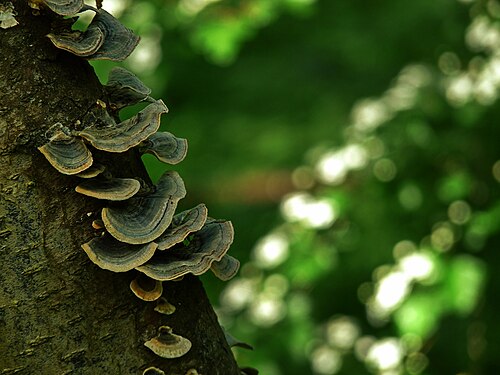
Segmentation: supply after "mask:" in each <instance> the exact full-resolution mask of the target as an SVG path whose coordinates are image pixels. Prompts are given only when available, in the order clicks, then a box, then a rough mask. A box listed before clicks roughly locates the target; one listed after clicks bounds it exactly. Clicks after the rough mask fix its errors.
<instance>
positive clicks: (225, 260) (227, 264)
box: [210, 254, 240, 281]
mask: <svg viewBox="0 0 500 375" xmlns="http://www.w3.org/2000/svg"><path fill="white" fill-rule="evenodd" d="M210 269H211V270H212V272H213V273H214V275H215V276H217V277H218V278H219V279H221V280H222V281H227V280H230V279H232V278H233V277H234V276H235V275H236V274H237V273H238V270H239V269H240V262H239V260H238V259H236V258H233V257H232V256H231V255H228V254H226V255H224V256H223V257H222V259H221V260H220V261H215V262H213V263H212V265H211V266H210Z"/></svg>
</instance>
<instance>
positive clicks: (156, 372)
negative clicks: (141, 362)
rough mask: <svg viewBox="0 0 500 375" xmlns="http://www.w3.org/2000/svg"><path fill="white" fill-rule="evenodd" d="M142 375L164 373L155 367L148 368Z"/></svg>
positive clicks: (159, 374) (163, 374)
mask: <svg viewBox="0 0 500 375" xmlns="http://www.w3.org/2000/svg"><path fill="white" fill-rule="evenodd" d="M142 375H165V372H164V371H162V370H160V369H159V368H156V367H148V368H147V369H145V370H144V371H143V373H142Z"/></svg>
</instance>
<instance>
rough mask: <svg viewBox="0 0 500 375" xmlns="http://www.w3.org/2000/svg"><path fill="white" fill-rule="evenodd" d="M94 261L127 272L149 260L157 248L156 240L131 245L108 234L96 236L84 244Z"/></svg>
mask: <svg viewBox="0 0 500 375" xmlns="http://www.w3.org/2000/svg"><path fill="white" fill-rule="evenodd" d="M82 248H83V250H84V251H85V252H86V253H87V255H88V257H89V258H90V260H91V261H92V262H94V263H95V264H97V265H98V266H99V267H101V268H103V269H105V270H110V271H114V272H126V271H130V270H131V269H133V268H135V267H137V266H139V265H141V264H143V263H144V262H147V261H148V260H149V259H150V258H151V257H152V256H153V254H154V252H155V250H156V244H155V243H154V242H151V243H148V244H145V245H130V244H127V243H123V242H119V241H117V240H115V239H114V238H113V237H111V236H110V235H108V234H104V235H103V236H101V237H96V238H94V239H92V240H90V241H89V242H87V243H84V244H83V245H82Z"/></svg>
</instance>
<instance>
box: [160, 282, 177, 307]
mask: <svg viewBox="0 0 500 375" xmlns="http://www.w3.org/2000/svg"><path fill="white" fill-rule="evenodd" d="M160 282H161V281H160ZM155 311H156V312H159V313H160V314H163V315H172V314H173V313H174V312H175V306H174V305H172V304H171V303H170V302H168V301H167V299H166V298H165V297H160V298H159V299H158V301H157V302H156V307H155Z"/></svg>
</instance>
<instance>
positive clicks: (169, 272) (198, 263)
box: [137, 220, 234, 281]
mask: <svg viewBox="0 0 500 375" xmlns="http://www.w3.org/2000/svg"><path fill="white" fill-rule="evenodd" d="M192 236H193V237H192V239H191V240H189V243H188V244H184V243H179V244H177V245H175V246H174V247H172V248H171V249H170V250H168V251H159V252H156V254H155V255H154V256H153V257H152V258H151V259H150V260H149V261H147V262H146V263H144V264H143V265H141V266H139V267H137V270H138V271H140V272H143V273H145V274H146V275H148V276H149V277H151V278H153V279H155V280H161V281H167V280H173V279H175V278H178V277H180V276H183V275H185V274H187V273H192V274H194V275H201V274H202V273H204V272H206V271H207V270H208V269H209V268H210V265H211V264H212V262H214V261H219V260H221V259H222V257H223V256H224V255H225V254H226V252H227V250H228V249H229V246H230V245H231V243H232V242H233V236H234V231H233V226H232V224H231V222H229V221H215V220H213V221H211V222H209V223H207V224H205V226H204V227H203V228H202V229H201V230H200V231H198V232H196V233H194V234H193V235H192Z"/></svg>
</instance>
